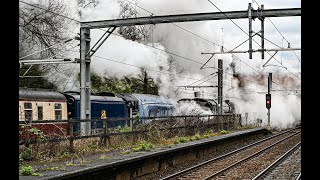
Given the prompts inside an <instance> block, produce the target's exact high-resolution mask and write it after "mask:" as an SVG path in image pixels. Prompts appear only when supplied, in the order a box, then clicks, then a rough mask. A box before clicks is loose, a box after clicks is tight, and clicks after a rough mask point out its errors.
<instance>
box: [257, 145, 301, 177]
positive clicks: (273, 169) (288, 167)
mask: <svg viewBox="0 0 320 180" xmlns="http://www.w3.org/2000/svg"><path fill="white" fill-rule="evenodd" d="M300 162H301V143H298V144H297V145H295V146H294V147H293V148H291V149H290V150H288V151H287V152H286V153H285V154H284V155H282V156H281V157H280V158H278V159H277V160H276V161H274V162H273V163H272V164H271V165H270V166H268V167H267V168H266V169H264V170H263V171H262V172H261V173H259V174H258V175H257V176H255V177H254V178H253V179H252V180H260V179H295V180H298V179H300V177H301V163H300Z"/></svg>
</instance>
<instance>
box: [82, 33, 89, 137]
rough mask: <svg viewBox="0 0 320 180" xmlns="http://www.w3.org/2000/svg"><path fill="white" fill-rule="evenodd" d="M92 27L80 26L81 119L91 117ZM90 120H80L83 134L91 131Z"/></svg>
mask: <svg viewBox="0 0 320 180" xmlns="http://www.w3.org/2000/svg"><path fill="white" fill-rule="evenodd" d="M89 50H90V29H88V28H80V119H81V120H83V119H90V118H91V117H90V116H91V115H90V105H91V104H90V58H89V59H88V56H86V54H87V52H88V51H89ZM90 125H91V123H90V122H80V134H81V136H84V135H88V133H89V132H90V129H89V128H90Z"/></svg>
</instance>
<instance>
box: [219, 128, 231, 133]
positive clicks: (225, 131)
mask: <svg viewBox="0 0 320 180" xmlns="http://www.w3.org/2000/svg"><path fill="white" fill-rule="evenodd" d="M228 133H229V131H227V130H224V129H222V130H221V131H220V134H228Z"/></svg>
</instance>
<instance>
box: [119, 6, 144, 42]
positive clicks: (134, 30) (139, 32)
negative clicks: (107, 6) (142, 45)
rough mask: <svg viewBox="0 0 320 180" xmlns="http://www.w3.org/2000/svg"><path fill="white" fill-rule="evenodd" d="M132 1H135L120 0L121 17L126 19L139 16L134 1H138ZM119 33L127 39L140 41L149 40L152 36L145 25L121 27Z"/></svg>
mask: <svg viewBox="0 0 320 180" xmlns="http://www.w3.org/2000/svg"><path fill="white" fill-rule="evenodd" d="M131 1H133V2H132V3H129V2H127V1H125V0H118V3H119V4H120V14H119V18H121V19H126V18H136V17H138V16H139V13H138V11H137V9H136V7H135V6H134V5H133V3H136V0H131ZM118 33H119V34H121V35H122V36H123V37H124V38H126V39H130V40H132V41H138V42H148V40H149V38H150V35H149V30H148V29H147V27H146V26H143V25H136V26H123V27H119V29H118Z"/></svg>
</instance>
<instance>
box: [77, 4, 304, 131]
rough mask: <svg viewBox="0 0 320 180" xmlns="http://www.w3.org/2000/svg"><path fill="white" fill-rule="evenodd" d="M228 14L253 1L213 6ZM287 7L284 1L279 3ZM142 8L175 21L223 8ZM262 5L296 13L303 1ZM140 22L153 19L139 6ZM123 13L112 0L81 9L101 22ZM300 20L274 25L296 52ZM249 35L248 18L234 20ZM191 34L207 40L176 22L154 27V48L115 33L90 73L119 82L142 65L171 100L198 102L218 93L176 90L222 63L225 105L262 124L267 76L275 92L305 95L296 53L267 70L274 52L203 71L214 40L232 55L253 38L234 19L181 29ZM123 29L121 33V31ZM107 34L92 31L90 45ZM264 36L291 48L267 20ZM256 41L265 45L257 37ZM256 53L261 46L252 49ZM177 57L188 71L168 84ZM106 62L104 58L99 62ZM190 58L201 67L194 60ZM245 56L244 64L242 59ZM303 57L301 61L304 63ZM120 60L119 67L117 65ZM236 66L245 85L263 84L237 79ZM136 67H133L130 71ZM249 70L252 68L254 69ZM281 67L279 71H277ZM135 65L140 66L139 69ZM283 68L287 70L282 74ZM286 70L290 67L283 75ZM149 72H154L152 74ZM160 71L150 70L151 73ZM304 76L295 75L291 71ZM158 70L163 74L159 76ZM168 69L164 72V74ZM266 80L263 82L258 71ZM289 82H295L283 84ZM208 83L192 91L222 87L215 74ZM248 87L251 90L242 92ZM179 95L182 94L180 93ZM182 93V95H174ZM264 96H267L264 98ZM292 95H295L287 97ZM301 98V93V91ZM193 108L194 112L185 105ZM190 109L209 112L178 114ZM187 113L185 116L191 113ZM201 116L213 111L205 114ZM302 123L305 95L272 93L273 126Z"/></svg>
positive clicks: (85, 16) (225, 58)
mask: <svg viewBox="0 0 320 180" xmlns="http://www.w3.org/2000/svg"><path fill="white" fill-rule="evenodd" d="M212 2H213V3H215V4H216V5H217V6H218V7H219V8H220V9H221V10H223V11H238V10H246V9H247V8H248V3H252V1H249V0H248V1H237V0H230V1H228V2H227V3H225V2H215V1H212ZM281 2H282V1H281ZM137 3H138V5H139V6H140V7H143V8H144V9H147V10H148V11H151V12H152V13H153V14H154V15H169V14H186V13H203V12H218V10H217V9H216V8H215V7H214V6H212V5H211V4H210V3H209V2H208V1H205V0H203V1H202V0H201V1H199V0H190V1H188V2H186V1H185V0H176V1H171V0H170V1H169V0H154V1H148V0H138V1H137ZM261 4H264V5H265V9H273V8H295V7H301V4H300V1H297V0H295V1H293V2H292V1H289V0H286V1H283V2H282V3H281V6H280V5H279V6H278V1H276V2H275V1H273V0H264V1H263V2H262V3H260V5H261ZM253 7H254V8H255V9H257V5H256V4H253ZM136 9H137V10H138V11H139V13H140V15H141V16H150V14H149V13H147V12H145V11H143V10H142V9H139V8H138V7H137V8H136ZM119 12H120V6H119V4H118V3H117V2H116V1H113V0H112V1H111V0H106V1H100V3H99V5H98V6H97V7H96V8H94V9H87V10H85V11H82V18H83V19H82V20H81V21H93V20H94V21H97V20H107V19H117V18H118V14H119ZM300 20H301V19H300V17H286V18H283V20H281V18H278V19H276V18H273V19H272V21H273V22H274V24H276V25H277V27H278V29H279V30H280V31H281V32H282V34H283V35H284V36H285V37H286V39H288V40H290V45H291V47H300V46H301V45H300V41H301V34H300ZM234 22H235V23H237V24H238V25H239V26H240V27H242V29H243V30H244V31H248V20H247V19H241V20H234ZM175 24H176V25H178V26H181V27H182V28H184V29H187V30H188V31H191V32H193V33H195V34H197V35H199V36H201V37H202V38H199V37H197V36H195V35H193V34H190V33H188V32H186V31H184V30H182V29H181V28H179V27H177V26H175V25H173V24H170V23H169V24H157V25H148V26H152V28H151V29H152V35H151V36H152V38H151V40H152V42H149V44H148V45H149V46H146V45H143V44H141V43H137V42H134V41H130V40H126V39H124V38H122V37H119V36H115V35H111V36H110V37H109V38H108V39H107V40H106V42H105V43H104V44H103V45H102V46H101V47H100V49H99V50H98V51H97V53H96V54H95V55H97V56H99V57H94V56H93V57H92V61H91V62H92V63H91V67H92V69H93V70H94V71H95V72H97V73H99V74H100V75H104V76H117V77H119V78H121V77H123V76H127V75H136V74H138V73H140V69H139V68H137V67H144V68H146V69H147V72H148V74H149V75H150V76H151V77H153V78H154V80H155V82H156V83H158V84H159V86H160V90H159V92H160V95H161V96H166V97H170V98H172V99H173V100H174V101H177V100H178V99H180V98H193V97H194V95H193V92H194V91H200V92H202V94H203V96H202V97H203V98H211V99H214V98H216V94H217V88H201V89H185V88H179V89H178V88H177V86H186V85H189V84H192V83H194V82H196V81H197V80H199V79H202V78H205V77H207V76H208V75H210V74H212V73H214V72H217V69H216V68H217V62H218V59H223V67H224V75H223V78H224V79H223V81H224V88H223V90H224V92H223V93H224V100H226V99H229V100H230V101H232V102H234V103H235V106H236V112H237V113H241V114H242V115H244V114H245V113H249V116H251V117H250V118H253V119H255V118H260V119H262V120H263V123H267V109H266V107H265V94H266V93H265V92H266V91H267V87H266V86H267V76H268V73H270V72H271V73H273V79H274V82H276V83H277V84H278V85H276V84H273V85H272V86H273V89H278V90H280V89H281V90H283V89H285V88H286V89H297V90H299V89H301V88H300V84H301V80H300V79H298V78H301V76H300V73H299V72H300V65H301V64H300V63H301V62H299V61H300V60H299V61H298V60H297V57H296V55H297V56H298V58H300V51H296V55H295V54H294V53H293V52H283V53H281V52H278V54H277V55H275V57H276V59H277V61H278V62H277V61H276V60H275V59H272V60H270V62H269V63H268V65H272V66H266V67H265V68H263V67H262V65H263V64H265V63H266V61H267V60H268V59H269V58H270V57H271V55H273V53H274V52H270V53H265V59H261V55H260V53H254V54H253V58H252V59H249V58H248V54H236V56H237V57H232V56H231V55H230V54H224V55H215V56H214V57H213V58H212V59H211V61H209V62H208V64H207V66H208V67H209V66H210V67H211V68H205V69H202V70H200V67H201V66H202V64H204V63H205V62H206V61H207V60H208V59H209V58H210V55H201V52H220V46H217V45H214V44H213V43H212V42H214V43H216V44H219V45H222V43H223V45H224V47H225V48H227V49H228V50H231V49H233V48H234V47H236V46H238V45H239V44H240V43H242V42H243V41H245V40H247V38H248V37H247V35H246V34H244V33H243V32H242V31H241V30H240V29H239V28H238V27H236V26H235V25H234V24H233V23H232V22H231V21H230V20H219V21H201V22H185V23H175ZM253 25H254V31H256V32H257V31H259V30H260V21H254V24H253ZM116 31H117V29H116V30H115V32H116ZM103 33H104V32H103V31H101V30H91V38H92V41H91V42H92V43H91V46H93V45H94V43H95V42H96V41H97V40H98V39H99V38H100V37H101V35H102V34H103ZM265 37H266V38H268V39H269V40H271V41H273V42H274V43H276V44H278V45H280V46H281V47H286V46H287V44H286V43H287V42H286V41H285V40H284V39H283V38H282V37H281V36H280V35H279V34H278V32H277V31H276V29H275V28H274V27H273V26H272V24H271V23H270V21H269V20H267V19H266V20H265ZM254 39H255V40H256V41H257V42H259V43H260V39H259V38H258V37H254ZM150 46H153V47H155V48H158V49H161V50H164V51H168V52H171V53H174V54H177V55H179V56H182V57H185V58H181V57H177V56H174V55H172V54H171V55H170V54H169V53H165V52H163V51H159V50H157V49H155V48H152V47H150ZM265 47H266V48H277V47H275V46H274V45H273V44H271V43H270V42H268V41H265ZM253 48H254V49H258V48H260V47H259V46H258V45H256V44H255V42H254V43H253ZM236 50H248V42H246V43H244V44H243V45H241V46H240V47H239V48H237V49H236ZM170 56H171V57H173V59H174V62H175V64H176V66H177V67H180V68H182V69H183V72H182V73H181V74H179V76H183V77H186V78H183V77H179V76H177V75H178V74H176V76H175V80H174V81H173V82H170V79H171V77H170V75H168V74H166V73H169V72H168V71H167V70H168V69H169V61H168V60H169V59H170ZM100 57H102V58H100ZM186 58H187V59H191V60H194V61H197V62H199V63H202V64H198V63H194V62H191V61H190V60H187V59H186ZM239 58H240V59H239ZM300 59H301V58H300ZM115 61H119V62H121V63H122V64H121V63H119V62H115ZM232 62H234V63H235V64H236V67H235V72H236V73H238V74H239V75H240V76H242V77H244V78H245V79H249V80H251V81H254V82H258V84H263V85H258V84H257V83H252V82H250V81H247V80H244V79H242V81H241V82H240V81H239V79H237V78H235V77H233V75H232V74H233V73H234V72H233V70H232V68H231V66H230V64H231V63H232ZM130 65H131V66H130ZM248 65H249V66H250V67H249V66H248ZM275 65H276V66H275ZM134 66H136V67H134ZM279 66H283V67H284V68H281V67H279ZM285 68H287V69H285ZM148 69H149V70H148ZM150 69H151V70H154V71H151V70H150ZM288 70H289V71H290V72H292V73H294V75H296V76H298V78H296V77H294V76H293V75H292V74H291V73H290V72H289V71H288ZM156 71H157V72H156ZM158 71H162V72H163V73H159V72H158ZM257 71H258V72H259V73H261V74H263V75H264V77H263V78H261V77H260V74H258V72H257ZM172 73H176V70H173V71H172ZM285 77H291V78H285ZM204 80H207V81H206V82H204V81H199V82H197V83H194V84H193V85H200V83H201V85H204V86H205V85H217V76H215V77H214V76H212V77H211V79H210V77H209V78H207V79H204ZM239 83H240V85H242V84H241V83H244V84H245V85H244V86H243V87H242V86H240V87H239ZM177 89H178V90H177ZM175 92H177V93H178V94H175ZM258 92H264V93H261V94H259V93H258ZM288 93H291V94H289V95H288ZM298 93H300V92H298ZM186 106H190V107H191V108H190V107H188V108H187V107H186ZM183 108H185V109H187V110H188V109H190V111H189V112H188V113H192V112H191V111H199V112H200V111H203V110H200V109H199V106H198V105H197V104H191V105H190V104H188V105H185V104H184V105H182V106H181V107H180V109H183ZM186 112H187V111H186ZM186 112H182V111H180V112H177V114H179V113H180V114H183V113H186ZM201 113H204V114H205V113H210V112H206V111H203V112H201ZM300 119H301V97H300V96H297V95H296V93H295V92H294V93H293V92H290V91H272V108H271V125H272V126H276V127H280V128H285V127H287V126H288V125H290V124H292V123H294V122H295V121H297V120H300Z"/></svg>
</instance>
